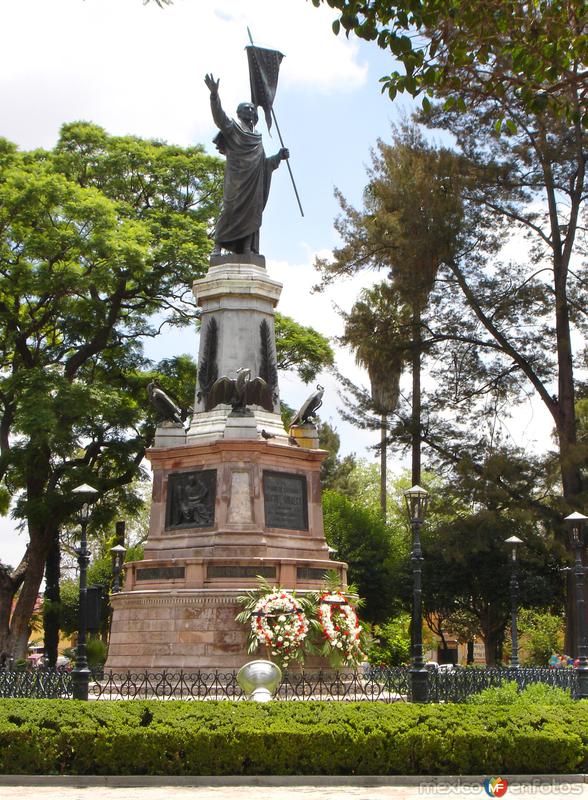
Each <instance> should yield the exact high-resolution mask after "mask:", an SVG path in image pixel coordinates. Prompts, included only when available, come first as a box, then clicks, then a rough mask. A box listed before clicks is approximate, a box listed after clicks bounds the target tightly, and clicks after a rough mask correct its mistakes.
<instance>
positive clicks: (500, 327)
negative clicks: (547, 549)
mask: <svg viewBox="0 0 588 800" xmlns="http://www.w3.org/2000/svg"><path fill="white" fill-rule="evenodd" d="M464 91H467V89H464ZM497 110H500V111H501V113H504V114H506V113H508V115H509V118H510V119H514V120H515V122H516V130H511V131H510V132H507V133H504V132H500V133H499V132H498V131H496V130H495V128H494V126H493V125H491V121H492V119H493V117H494V116H495V114H496V113H497ZM422 119H423V121H425V122H426V123H427V124H428V125H430V126H431V127H434V128H444V129H446V130H447V131H449V132H450V133H451V134H452V135H453V136H454V138H455V140H456V143H457V147H458V149H457V151H456V152H455V153H452V152H451V151H449V150H442V149H439V150H436V151H435V148H431V147H429V146H427V145H419V146H418V148H413V157H414V158H416V157H419V155H422V158H423V161H422V163H425V164H426V163H429V162H430V160H431V159H432V163H434V164H436V167H435V170H434V172H433V174H434V175H435V181H434V182H435V183H437V185H438V187H439V189H438V197H439V202H440V205H439V207H441V205H442V195H443V193H445V194H446V196H447V199H448V201H449V204H448V207H449V208H451V207H452V205H453V209H454V210H453V212H451V213H450V214H449V215H448V216H447V220H446V232H447V234H448V236H447V239H446V241H447V244H448V245H449V246H448V247H447V248H446V249H445V254H444V255H443V258H442V260H441V262H440V265H439V272H438V273H437V278H436V284H435V287H434V289H433V295H432V302H433V303H434V312H435V313H434V315H429V318H428V319H427V320H425V326H426V339H425V342H424V345H425V346H428V347H431V348H433V347H435V352H436V354H437V357H438V362H437V366H436V368H435V372H436V377H437V378H438V388H437V391H436V393H435V396H434V397H431V398H430V404H429V405H430V408H431V407H432V408H434V409H437V410H438V413H437V415H436V418H433V417H431V416H430V419H429V423H428V425H427V426H425V428H427V429H428V435H427V436H426V441H427V443H428V445H429V447H432V448H434V450H435V451H436V452H437V453H438V454H439V455H441V454H442V453H443V454H444V457H445V459H446V461H445V463H446V464H449V463H453V464H454V465H457V464H458V463H459V462H460V460H461V459H462V458H463V454H464V452H469V453H470V456H469V458H470V460H471V462H472V464H474V465H475V468H476V469H477V468H480V463H479V460H477V459H476V456H475V452H474V450H475V448H476V442H477V439H478V435H477V431H478V429H479V419H480V414H486V413H488V411H490V413H492V414H495V413H497V412H498V413H499V412H500V411H502V414H503V415H504V411H505V409H506V410H507V411H506V413H507V414H508V412H509V411H510V410H511V409H512V406H513V403H516V402H517V401H518V400H519V399H520V398H521V397H524V396H526V394H527V393H528V392H529V389H531V390H532V391H534V392H536V394H537V396H538V397H539V399H540V400H541V401H542V402H543V403H544V404H545V406H546V408H547V410H548V411H549V413H550V414H551V416H552V419H553V422H554V427H555V432H556V437H557V444H558V464H559V472H560V479H561V493H562V494H563V498H564V502H563V503H562V502H561V501H560V502H559V503H555V502H553V500H552V501H550V505H551V515H552V519H553V522H554V524H555V525H556V526H557V527H560V520H561V517H563V516H564V515H565V513H567V512H568V511H569V510H572V509H573V508H574V507H582V503H583V497H584V495H583V493H584V484H583V471H584V470H585V463H586V449H585V447H584V446H583V445H582V444H581V443H578V438H577V430H576V428H577V424H576V409H575V375H574V348H573V340H574V339H573V332H574V330H575V331H578V332H579V333H580V335H581V334H582V332H583V331H585V328H586V318H585V309H586V306H587V302H586V283H585V279H584V278H583V277H582V274H581V268H580V263H579V262H580V259H581V258H582V252H583V246H584V243H583V239H584V238H585V233H584V231H583V226H582V224H581V219H582V217H581V214H582V209H583V204H584V203H585V185H586V180H585V163H586V158H587V155H586V154H587V152H588V136H587V134H586V133H585V132H583V131H582V129H581V126H580V125H579V124H578V123H577V122H574V121H573V120H572V121H571V122H568V121H566V120H565V119H564V118H561V117H556V116H554V115H550V114H549V113H547V112H544V113H537V114H534V115H533V114H531V113H530V112H527V111H526V110H525V109H524V108H523V107H522V106H521V105H520V104H519V105H517V96H516V94H515V93H511V94H508V93H507V94H506V95H502V96H500V97H498V96H497V97H495V98H494V99H492V98H486V99H485V100H483V101H482V100H481V99H479V102H478V103H477V104H473V105H472V107H471V110H468V111H467V112H462V113H457V112H456V111H453V110H451V111H449V110H446V109H444V108H442V107H435V108H433V109H431V110H430V111H429V112H428V113H426V114H423V115H422ZM432 151H435V153H436V155H435V153H434V152H432ZM410 175H411V171H409V170H406V172H405V176H406V179H407V181H409V180H410ZM420 191H421V188H420V185H419V182H418V181H417V182H415V184H414V195H415V197H419V196H420ZM354 214H355V216H351V215H348V217H349V221H348V222H347V228H345V227H343V231H344V232H345V231H350V234H353V232H354V226H355V227H358V225H359V223H362V224H364V227H365V229H366V230H368V231H369V232H370V235H369V236H367V237H365V244H363V243H362V242H361V241H360V245H362V246H363V250H359V253H358V250H357V248H355V250H353V248H351V246H350V249H349V252H350V254H352V255H353V256H354V258H355V260H354V261H352V260H350V262H349V265H348V267H347V271H349V270H350V268H351V267H353V268H357V266H358V265H361V263H362V259H363V263H367V264H375V263H377V261H376V256H377V258H378V259H380V260H381V253H379V252H378V251H377V250H376V249H375V247H374V243H377V242H378V237H377V235H376V234H377V230H378V229H377V227H376V233H374V235H373V236H372V235H371V229H370V228H369V227H368V225H369V224H370V217H369V215H365V214H364V215H363V216H362V215H361V214H358V213H357V212H354ZM439 219H440V220H441V221H443V215H441V216H440V217H439ZM377 224H378V226H379V227H380V228H383V233H384V234H386V232H387V231H390V227H389V226H386V218H385V216H384V217H382V219H381V220H380V219H378V220H377ZM343 225H344V223H343ZM442 230H443V228H442V227H441V231H442ZM452 231H453V233H452ZM513 232H517V233H518V234H519V236H521V234H522V235H525V236H527V237H528V241H529V243H530V244H529V255H528V257H527V256H526V253H525V255H524V256H522V258H521V259H520V260H518V261H509V262H505V261H504V260H503V258H502V257H501V247H502V246H503V245H504V243H505V242H506V241H507V240H508V237H512V235H513ZM392 234H394V231H393V230H392ZM452 237H453V238H452ZM381 240H382V241H385V240H384V239H383V238H381ZM388 241H389V243H394V241H395V237H394V235H390V236H389V237H388ZM351 244H353V242H352V241H351ZM518 244H519V249H520V247H521V245H520V241H519V243H518ZM344 254H345V252H344ZM335 256H336V257H338V256H339V251H335ZM340 260H341V259H340V258H339V261H340ZM538 341H540V342H541V345H542V346H541V347H540V348H538V347H537V342H538ZM488 406H493V408H488ZM443 407H445V408H453V410H454V414H453V418H452V424H450V425H449V424H448V418H449V417H448V415H447V414H445V415H444V414H443V413H440V412H441V409H442V408H443ZM456 412H457V413H456ZM406 424H408V422H407V423H406ZM468 425H470V426H471V425H475V426H476V428H474V429H472V428H470V431H469V433H468V432H467V430H466V428H467V426H468ZM464 435H465V436H466V437H467V438H466V439H464ZM557 506H559V508H558V507H557ZM567 619H568V645H567V646H568V648H569V649H570V650H571V649H573V647H574V646H573V644H572V642H573V628H574V625H573V603H572V602H571V593H570V599H569V601H568V611H567Z"/></svg>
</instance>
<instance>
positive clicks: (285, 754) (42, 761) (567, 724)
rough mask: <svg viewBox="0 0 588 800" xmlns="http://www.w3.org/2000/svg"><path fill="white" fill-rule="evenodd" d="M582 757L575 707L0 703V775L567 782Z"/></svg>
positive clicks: (587, 736)
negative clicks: (540, 776)
mask: <svg viewBox="0 0 588 800" xmlns="http://www.w3.org/2000/svg"><path fill="white" fill-rule="evenodd" d="M587 753H588V703H585V702H579V703H571V702H570V703H564V704H563V705H561V706H559V705H553V704H551V705H550V704H546V705H538V704H534V703H529V702H527V703H525V702H521V701H519V702H518V703H516V704H514V705H512V706H509V705H504V704H503V705H497V706H494V707H493V706H491V705H488V704H486V705H477V706H476V705H461V706H456V705H431V706H426V705H417V704H414V705H412V704H411V705H409V704H404V703H395V704H390V705H387V704H384V703H335V702H333V703H318V702H304V703H294V702H274V703H265V704H256V703H248V702H239V703H235V702H228V701H223V702H212V701H211V702H193V703H190V702H182V701H167V702H158V701H126V702H125V701H121V702H114V701H113V702H111V701H102V702H94V703H82V702H77V701H73V700H65V701H64V700H20V699H19V700H0V773H2V774H47V773H48V774H51V773H57V774H71V775H90V774H97V775H347V774H357V775H398V774H400V775H418V774H423V775H452V774H453V775H455V774H486V775H492V774H500V773H502V772H505V773H509V772H510V773H519V774H524V773H527V774H529V773H537V772H539V773H541V772H544V771H545V767H546V765H549V771H550V772H553V773H560V774H565V773H568V774H569V773H575V772H581V771H586V769H587V768H588V757H587Z"/></svg>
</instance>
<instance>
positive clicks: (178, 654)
mask: <svg viewBox="0 0 588 800" xmlns="http://www.w3.org/2000/svg"><path fill="white" fill-rule="evenodd" d="M245 591H246V590H245V589H239V590H233V591H230V590H229V591H227V590H226V589H225V590H222V591H215V590H197V589H193V590H174V589H171V590H168V591H165V590H161V589H160V590H154V591H149V590H147V591H137V590H135V591H133V592H121V593H119V594H115V595H113V596H112V597H111V603H112V609H113V624H112V629H111V630H112V632H111V636H110V645H109V649H108V660H107V662H106V665H105V669H106V670H110V671H112V672H117V671H118V672H128V671H130V672H144V671H158V670H163V669H165V670H166V671H170V670H171V671H178V670H183V671H184V672H196V671H198V670H204V671H209V670H210V671H215V670H218V671H228V672H231V671H233V670H238V669H240V667H242V666H243V665H244V664H246V663H247V662H248V661H251V660H252V659H254V658H265V657H266V654H265V653H263V652H262V651H261V650H260V651H258V652H257V653H255V654H249V653H247V636H248V629H247V626H246V625H243V624H241V623H238V622H236V621H235V616H236V615H237V614H238V612H239V611H241V609H242V606H240V605H239V604H238V603H237V597H239V596H240V595H242V594H244V593H245ZM327 666H328V665H327V663H326V662H325V661H324V660H322V659H319V658H312V659H310V660H309V659H307V660H306V669H310V670H318V669H321V668H325V667H327Z"/></svg>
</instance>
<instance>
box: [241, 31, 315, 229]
mask: <svg viewBox="0 0 588 800" xmlns="http://www.w3.org/2000/svg"><path fill="white" fill-rule="evenodd" d="M247 33H248V34H249V41H250V42H251V44H252V45H253V46H254V47H255V45H254V44H253V36H252V35H251V31H250V30H249V26H247ZM271 111H272V119H273V121H274V125H275V126H276V130H277V132H278V138H279V140H280V144H281V145H282V147H285V145H284V140H283V139H282V133H281V131H280V126H279V125H278V120H277V119H276V114H275V111H274V107H273V104H272V109H271ZM285 161H286V166H287V167H288V172H289V173H290V180H291V181H292V187H293V189H294V194H295V195H296V200H297V201H298V208H299V209H300V213H301V215H302V216H304V211H303V210H302V203H301V202H300V197H299V196H298V189H297V188H296V183H295V181H294V175H293V174H292V168H291V166H290V160H289V159H288V158H287V159H285Z"/></svg>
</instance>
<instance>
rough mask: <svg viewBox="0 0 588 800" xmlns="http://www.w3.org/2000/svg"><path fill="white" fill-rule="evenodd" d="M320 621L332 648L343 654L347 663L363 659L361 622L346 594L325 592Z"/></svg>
mask: <svg viewBox="0 0 588 800" xmlns="http://www.w3.org/2000/svg"><path fill="white" fill-rule="evenodd" d="M318 619H319V624H320V626H321V629H322V632H323V634H324V635H325V637H326V638H327V639H328V641H329V643H330V645H331V647H333V648H334V649H335V650H336V651H338V652H339V653H340V654H341V656H342V657H343V659H344V661H345V662H347V663H355V662H357V661H360V660H361V659H362V658H363V656H364V654H363V652H362V649H361V642H360V637H361V627H360V625H359V620H358V618H357V614H356V613H355V609H354V608H353V606H352V605H351V604H350V603H349V601H348V599H347V598H346V597H345V595H344V594H341V593H337V594H331V593H328V592H325V594H323V595H321V597H320V599H319V607H318Z"/></svg>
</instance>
